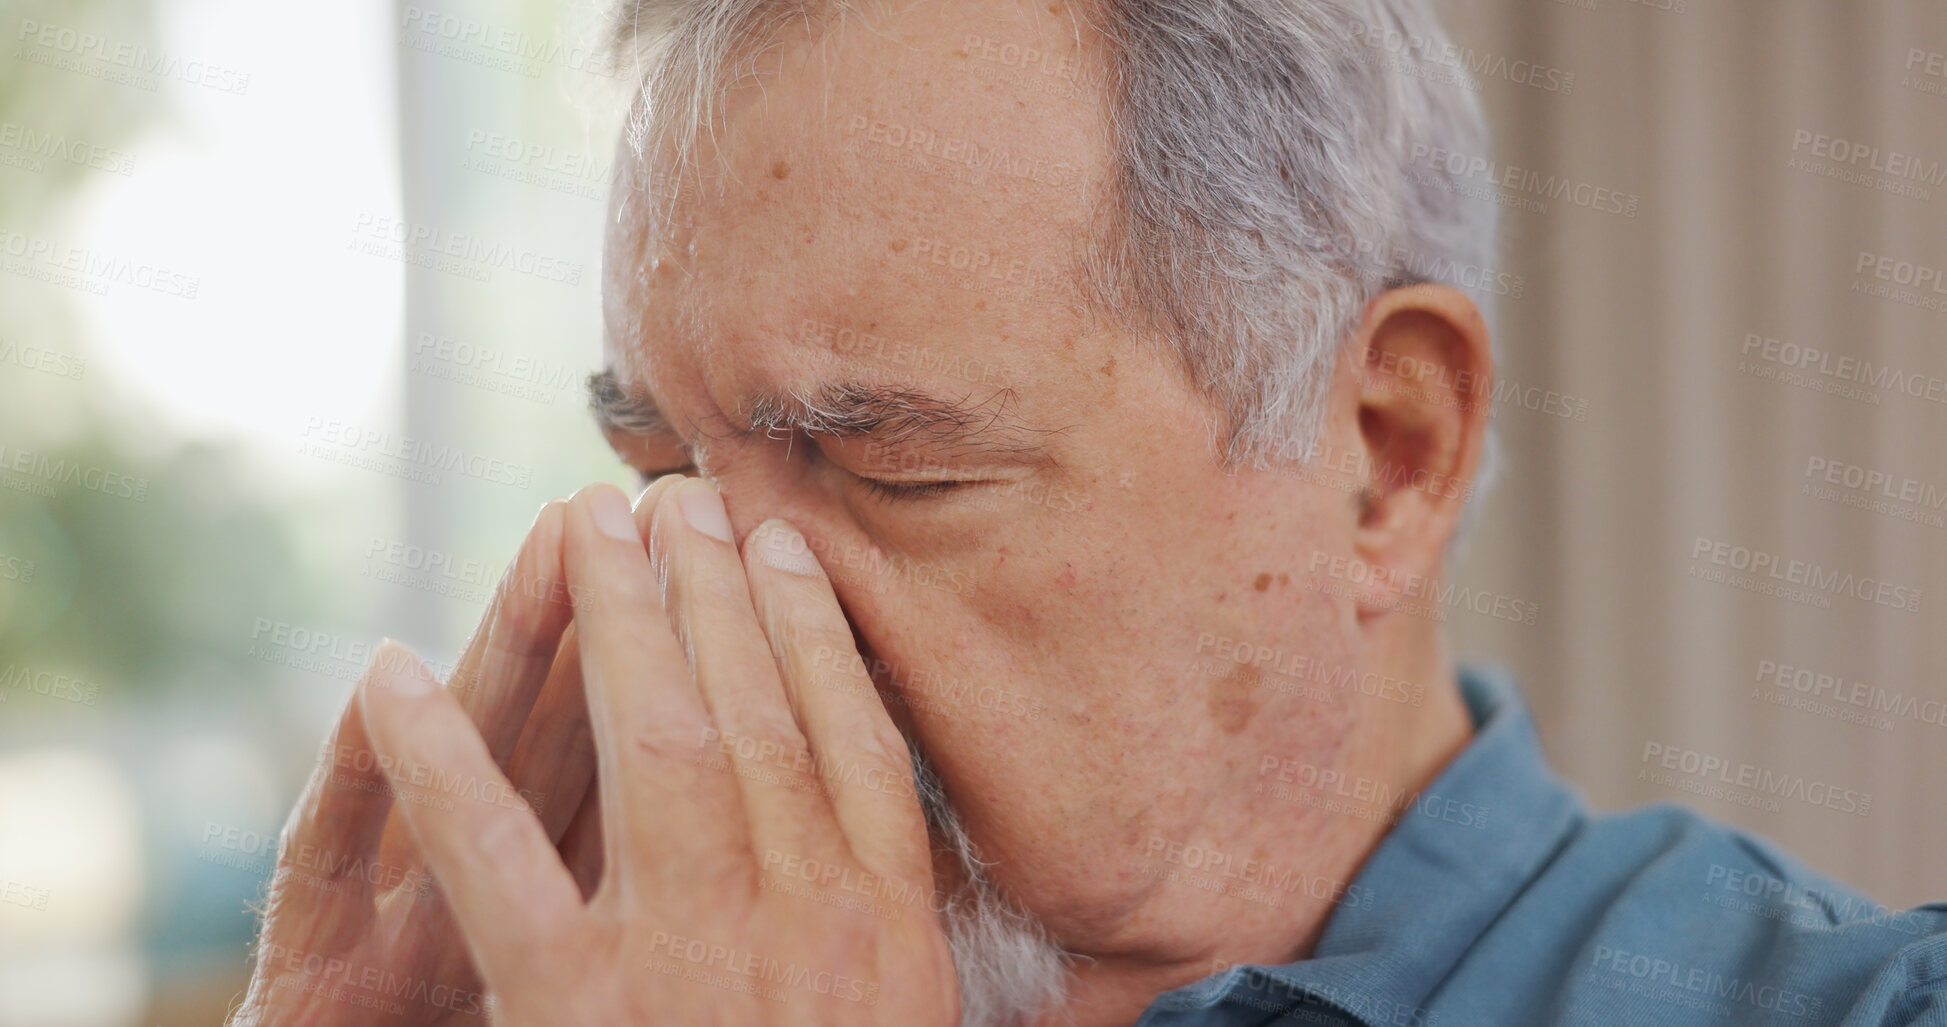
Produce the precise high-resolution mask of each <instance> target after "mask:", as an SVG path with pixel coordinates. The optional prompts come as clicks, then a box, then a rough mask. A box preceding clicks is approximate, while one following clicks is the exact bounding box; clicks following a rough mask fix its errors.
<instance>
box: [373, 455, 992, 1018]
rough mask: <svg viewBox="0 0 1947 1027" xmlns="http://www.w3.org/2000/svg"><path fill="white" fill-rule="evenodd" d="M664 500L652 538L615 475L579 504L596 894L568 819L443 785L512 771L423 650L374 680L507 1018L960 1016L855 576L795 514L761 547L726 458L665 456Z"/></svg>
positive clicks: (425, 840)
mask: <svg viewBox="0 0 1947 1027" xmlns="http://www.w3.org/2000/svg"><path fill="white" fill-rule="evenodd" d="M642 510H646V511H648V512H649V515H650V529H649V539H650V542H649V546H648V551H646V552H645V549H644V545H643V543H642V539H641V537H640V535H639V533H638V529H637V527H636V525H635V523H634V521H632V520H631V517H630V513H629V508H628V503H627V501H626V500H625V499H624V498H623V496H622V494H621V493H620V492H619V491H617V490H616V489H614V488H613V487H610V486H606V485H596V486H591V487H590V488H587V489H584V490H582V491H581V492H580V493H578V494H577V495H576V496H575V497H574V498H573V499H571V500H570V501H569V502H568V504H567V509H566V511H565V515H564V526H563V530H564V544H563V553H564V571H565V577H566V580H567V581H568V582H569V584H570V586H571V587H572V588H575V589H577V590H578V599H579V600H581V601H578V603H577V609H576V612H575V627H576V629H577V636H576V640H575V641H576V648H577V649H578V652H579V656H580V661H581V670H582V679H583V682H584V685H585V690H586V696H587V702H588V710H589V716H590V720H591V722H592V728H593V733H594V740H595V748H596V752H597V763H598V768H599V775H600V777H599V786H598V787H597V789H596V795H597V797H598V801H599V804H600V818H601V825H602V829H601V839H602V849H603V852H602V872H601V877H600V881H599V884H598V885H597V886H596V887H595V889H594V892H593V894H592V896H591V897H589V899H588V901H587V902H586V903H584V901H583V895H582V893H581V891H580V890H578V888H577V885H576V880H575V877H574V874H573V869H572V867H571V866H569V865H567V864H566V863H565V862H564V859H563V857H562V855H561V854H560V853H559V852H558V851H557V848H556V846H555V845H554V844H553V842H552V839H551V837H550V833H549V830H548V828H547V826H546V824H545V823H544V819H545V818H543V819H537V818H536V817H535V816H534V815H533V814H532V813H531V812H528V811H526V810H522V809H518V808H509V806H508V805H506V804H501V803H494V802H487V801H480V800H479V799H478V798H472V799H468V800H466V801H455V802H451V803H445V804H436V803H434V802H432V801H430V800H431V799H433V798H435V797H437V796H439V795H441V794H442V792H441V791H440V790H439V789H437V788H432V787H429V786H428V784H427V782H429V781H431V782H434V783H436V784H437V783H440V782H445V783H446V785H447V786H448V788H449V790H450V789H451V788H453V787H467V786H469V783H477V788H476V789H475V791H476V792H477V794H479V795H486V794H487V793H489V792H491V791H493V790H494V789H495V788H508V787H511V785H509V784H508V782H507V780H506V778H505V777H504V776H502V774H501V771H500V768H499V767H498V766H497V762H496V760H495V758H494V750H493V749H492V747H491V745H490V743H489V742H488V741H483V739H482V737H481V734H480V732H478V731H476V730H475V728H474V725H473V723H472V722H471V721H470V718H469V716H468V714H467V711H466V709H465V708H464V707H463V706H462V705H461V704H460V703H459V702H458V701H456V700H455V698H454V696H453V695H452V694H450V693H448V692H446V691H443V690H441V689H440V688H438V687H437V685H436V683H435V682H434V680H433V678H432V676H431V675H430V674H429V673H427V672H426V670H425V669H424V668H423V666H417V665H415V666H412V667H409V668H406V669H403V670H396V671H395V670H391V669H386V670H385V671H384V672H383V673H380V674H375V675H372V676H369V677H368V678H367V679H366V680H365V681H363V682H361V684H360V686H359V689H358V695H357V699H356V703H357V705H358V706H359V707H360V708H361V710H362V712H363V716H364V718H365V720H364V724H365V726H366V728H367V730H368V733H369V738H370V741H371V743H372V746H373V748H374V749H375V750H376V752H377V753H379V754H380V756H381V757H382V760H381V763H382V764H383V766H384V768H385V774H386V777H387V779H388V780H389V782H390V784H391V786H392V791H393V792H394V793H395V794H396V795H398V797H399V798H400V800H401V803H400V805H399V807H398V811H399V812H400V813H402V814H403V819H404V821H405V823H406V825H407V826H408V827H409V828H410V830H411V834H412V838H413V840H414V841H416V842H417V844H418V847H419V850H420V851H421V852H423V853H424V854H425V857H426V861H427V864H428V865H429V866H430V867H431V868H432V872H433V874H434V875H435V877H437V879H438V881H439V885H440V889H441V891H442V892H443V893H444V894H445V895H446V896H447V898H448V900H449V901H450V903H451V908H452V912H453V915H454V918H455V920H457V922H458V924H459V928H460V931H461V933H462V934H463V936H464V937H465V941H466V946H467V949H468V951H469V952H470V953H471V954H472V957H473V961H474V965H475V966H477V967H478V968H479V971H480V974H481V977H482V979H483V980H484V982H485V984H486V987H487V989H488V991H489V992H490V993H491V994H492V995H493V996H494V997H495V1014H494V1019H495V1022H497V1023H507V1024H518V1025H555V1024H583V1025H609V1024H619V1023H645V1024H646V1023H654V1024H663V1023H671V1024H694V1023H735V1024H767V1023H791V1024H803V1023H821V1022H822V1023H844V1024H870V1023H887V1024H898V1025H901V1027H909V1025H917V1027H925V1025H929V1024H953V1023H956V1022H957V1021H958V1019H959V993H958V990H957V985H956V982H955V977H954V968H953V961H952V956H951V954H950V951H949V949H948V946H947V942H946V939H945V936H944V934H943V933H942V931H941V927H940V922H939V919H938V916H937V914H936V913H935V912H934V905H933V892H932V884H931V882H932V875H931V854H930V848H929V844H928V839H927V834H926V827H925V822H924V819H923V817H922V815H921V813H920V807H919V803H918V800H917V796H916V795H915V793H914V789H913V786H912V776H911V763H910V758H909V755H908V752H907V749H906V745H905V741H904V739H903V738H902V737H901V736H900V734H899V733H898V731H897V730H896V729H895V728H894V727H893V724H892V722H891V719H890V718H889V717H888V716H887V714H886V711H885V708H884V707H883V706H882V705H881V703H880V701H879V698H878V694H877V692H876V690H875V689H874V688H873V686H872V682H871V680H870V678H869V677H868V676H867V674H866V673H865V669H864V666H863V664H862V663H861V662H860V661H859V660H858V656H857V650H856V648H855V647H854V645H853V642H852V634H851V631H850V629H849V627H848V625H847V623H846V621H845V618H844V615H843V613H842V612H841V610H840V609H839V606H838V602H837V599H836V596H835V595H834V594H833V592H832V588H831V584H830V582H828V581H827V580H826V578H825V576H824V574H823V572H822V571H821V570H820V569H819V566H818V563H817V561H816V560H815V559H814V558H812V557H811V556H810V554H809V552H808V550H807V548H806V546H805V543H804V540H803V538H802V537H801V536H799V535H798V533H797V532H796V531H795V530H794V529H792V528H791V527H790V526H789V525H787V524H785V523H784V522H782V521H769V522H766V523H765V524H764V525H763V526H761V527H760V528H759V529H758V530H757V531H754V532H752V533H751V535H750V537H749V538H748V539H747V541H746V546H745V552H744V554H743V559H742V560H740V559H739V555H738V553H737V551H736V549H735V548H734V547H733V546H732V545H731V544H730V543H729V541H728V539H729V538H730V529H729V521H728V519H727V518H726V517H725V515H724V512H723V505H722V501H721V500H720V499H719V498H718V496H717V493H716V491H715V490H714V489H712V488H710V487H709V486H708V485H706V484H704V483H703V482H701V481H696V480H691V479H676V478H673V477H665V478H663V479H659V480H658V482H657V483H656V485H654V486H652V487H651V489H650V490H649V492H648V493H646V494H645V496H644V498H643V500H642V502H641V505H640V508H639V511H638V516H640V512H641V511H642ZM374 801H377V800H374ZM861 900H862V901H861ZM861 905H863V906H864V907H865V908H863V909H861V908H857V907H859V906H861Z"/></svg>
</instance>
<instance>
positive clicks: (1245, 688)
mask: <svg viewBox="0 0 1947 1027" xmlns="http://www.w3.org/2000/svg"><path fill="white" fill-rule="evenodd" d="M1263 684H1264V675H1263V674H1261V673H1259V672H1258V669H1257V668H1256V667H1252V666H1248V665H1241V664H1240V665H1238V666H1234V667H1232V668H1231V669H1230V670H1228V671H1226V672H1224V673H1223V674H1220V675H1218V676H1217V677H1215V678H1212V679H1211V681H1210V699H1209V706H1210V719H1211V720H1213V721H1216V722H1217V727H1218V728H1220V729H1222V730H1223V732H1224V734H1227V735H1234V734H1236V733H1238V732H1239V731H1242V730H1244V726H1245V725H1246V724H1249V723H1250V722H1251V717H1252V716H1253V715H1255V714H1256V713H1257V708H1258V705H1259V703H1261V702H1262V701H1263V699H1262V697H1263V694H1264V693H1263V691H1262V686H1263Z"/></svg>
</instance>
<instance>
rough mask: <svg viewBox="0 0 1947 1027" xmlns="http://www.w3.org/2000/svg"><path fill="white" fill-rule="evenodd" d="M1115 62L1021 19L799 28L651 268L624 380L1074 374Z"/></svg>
mask: <svg viewBox="0 0 1947 1027" xmlns="http://www.w3.org/2000/svg"><path fill="white" fill-rule="evenodd" d="M1096 50H1097V44H1096V43H1095V42H1094V41H1093V39H1092V37H1091V36H1090V35H1089V34H1088V33H1087V31H1086V30H1085V29H1084V28H1082V27H1080V26H1078V24H1077V23H1076V22H1075V21H1074V20H1072V19H1071V17H1070V16H1069V14H1068V13H1067V11H1066V9H1065V8H1063V7H1062V6H1060V5H1045V4H1043V5H1028V6H1026V7H1023V6H1022V5H1020V4H1018V3H1013V2H1006V0H1003V2H996V3H987V2H982V0H953V2H939V3H927V4H919V5H914V6H911V7H908V8H905V9H904V10H902V11H898V12H887V11H880V12H876V13H871V14H869V15H866V16H861V15H859V14H857V13H856V12H852V13H847V14H845V15H844V16H843V17H840V16H837V15H833V16H832V17H831V18H830V19H829V20H828V21H826V22H823V23H820V24H818V25H816V26H813V27H809V28H807V27H806V26H803V25H793V26H791V27H788V28H787V29H786V30H785V31H784V32H783V33H782V35H781V36H780V37H779V38H778V39H777V40H776V41H775V44H774V45H772V46H771V47H769V48H768V49H767V50H766V51H765V52H764V53H763V54H762V56H760V57H759V59H758V60H757V61H756V65H755V68H756V74H755V75H754V76H752V77H750V78H747V79H746V80H744V81H741V82H739V83H737V84H736V85H734V86H733V87H732V88H730V89H729V90H727V91H726V92H724V93H723V94H721V96H720V101H719V102H720V105H721V106H720V113H719V116H718V117H717V119H716V123H715V124H714V125H710V126H705V127H703V129H702V130H701V131H700V132H699V133H698V141H697V145H696V150H695V156H696V159H695V161H694V162H693V164H692V169H697V168H700V169H703V170H702V171H695V170H693V171H692V172H691V173H690V174H689V175H687V176H686V177H685V179H684V180H683V181H682V182H681V183H680V184H679V185H678V186H677V193H676V201H675V207H674V211H673V214H674V216H673V217H672V218H671V219H670V222H669V226H668V230H667V231H666V232H663V233H661V237H660V238H650V239H646V240H644V243H645V245H644V246H643V247H642V250H643V251H642V252H640V253H637V254H635V255H634V256H635V257H636V262H635V268H636V271H635V273H636V274H637V275H639V276H640V279H641V280H640V281H638V282H637V283H635V285H636V286H638V287H639V288H637V289H631V290H630V291H631V292H633V293H635V295H634V296H633V297H632V300H633V301H632V302H630V303H626V304H621V305H614V304H612V305H611V317H614V316H615V315H617V314H620V315H621V316H622V317H623V318H624V319H625V324H624V325H623V326H621V327H623V328H625V330H624V331H620V332H612V333H611V345H612V346H619V347H622V348H624V349H626V350H627V351H628V352H625V353H612V354H611V356H612V359H613V360H614V361H615V363H616V365H617V367H618V371H620V372H621V373H622V374H623V375H624V377H625V378H629V379H633V384H636V385H638V386H642V387H650V388H656V389H658V390H660V389H662V388H666V387H673V386H672V384H671V383H672V382H674V381H675V380H676V379H680V378H684V377H686V376H690V375H686V372H698V375H695V376H700V377H701V378H703V379H705V385H704V387H705V388H707V389H708V390H709V391H710V392H711V394H712V398H714V399H718V400H721V401H724V402H728V401H730V397H731V396H732V395H734V394H736V393H739V392H751V391H759V390H763V389H774V388H777V387H779V386H791V385H805V384H809V382H808V381H807V380H808V379H811V378H815V377H816V376H818V375H819V374H821V373H831V372H833V371H835V370H836V369H837V368H838V367H839V366H840V365H857V364H861V363H864V364H872V363H878V364H882V365H884V364H888V363H890V364H891V365H892V366H891V367H890V370H891V371H893V372H895V373H894V377H904V378H910V379H924V378H927V377H928V375H927V373H926V372H927V370H928V369H929V368H934V369H937V368H940V367H951V368H954V369H956V371H955V374H954V376H955V377H961V378H966V377H967V373H966V372H967V368H968V366H969V364H968V362H969V361H970V360H973V361H977V364H978V367H979V368H980V371H979V374H978V375H976V377H978V378H987V377H991V376H992V375H993V374H994V373H995V369H996V368H1003V369H1005V370H1003V371H1001V372H1000V373H1001V374H1003V375H1005V374H1008V373H1020V374H1031V373H1033V372H1034V371H1035V370H1036V365H1046V364H1047V363H1048V362H1049V361H1050V360H1054V359H1059V357H1060V353H1059V350H1060V349H1061V346H1060V345H1059V342H1058V340H1061V339H1070V338H1072V337H1073V336H1074V335H1075V334H1076V333H1077V332H1079V331H1080V330H1081V324H1082V321H1083V320H1084V318H1083V317H1082V316H1081V314H1080V311H1081V308H1082V303H1081V295H1082V294H1081V292H1080V290H1079V261H1080V257H1081V254H1082V253H1083V251H1084V246H1085V244H1086V240H1087V238H1088V232H1089V228H1090V222H1091V216H1092V213H1093V205H1094V202H1095V200H1096V198H1097V197H1099V196H1100V195H1101V194H1102V190H1103V184H1104V179H1105V175H1106V167H1107V160H1108V142H1107V131H1106V128H1105V122H1104V117H1103V113H1102V99H1101V94H1100V92H1099V81H1100V78H1101V76H1100V74H1099V72H1098V70H1097V69H1098V68H1099V67H1100V65H1099V60H1098V57H1097V55H1096ZM665 156H666V155H665ZM610 284H611V287H613V285H614V282H613V280H612V279H611V283H610ZM612 327H616V326H612ZM1050 343H1055V345H1054V346H1053V348H1052V351H1051V348H1050V346H1049V345H1048V344H1050ZM976 350H977V351H979V352H973V351H976ZM780 378H783V379H793V378H795V379H797V380H795V381H786V380H779V379H780ZM759 379H762V380H759ZM969 381H970V383H971V379H970V380H969Z"/></svg>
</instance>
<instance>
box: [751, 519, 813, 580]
mask: <svg viewBox="0 0 1947 1027" xmlns="http://www.w3.org/2000/svg"><path fill="white" fill-rule="evenodd" d="M750 547H751V548H752V549H754V550H756V551H757V554H756V555H757V559H758V560H760V561H762V562H763V564H764V565H765V566H767V567H775V568H777V569H778V570H781V571H784V572H785V573H787V574H802V575H804V576H806V577H816V576H817V575H818V573H819V570H820V568H819V566H818V558H817V557H816V556H814V555H812V552H811V547H810V546H808V545H806V544H805V540H804V536H803V535H800V534H798V529H796V528H793V527H792V526H791V525H790V524H789V523H787V522H785V521H782V520H779V519H778V518H776V517H773V518H771V519H770V520H768V521H765V522H764V523H762V524H760V525H758V526H757V532H756V537H755V538H752V539H751V540H750Z"/></svg>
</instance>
